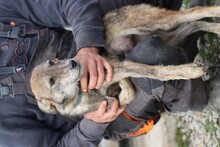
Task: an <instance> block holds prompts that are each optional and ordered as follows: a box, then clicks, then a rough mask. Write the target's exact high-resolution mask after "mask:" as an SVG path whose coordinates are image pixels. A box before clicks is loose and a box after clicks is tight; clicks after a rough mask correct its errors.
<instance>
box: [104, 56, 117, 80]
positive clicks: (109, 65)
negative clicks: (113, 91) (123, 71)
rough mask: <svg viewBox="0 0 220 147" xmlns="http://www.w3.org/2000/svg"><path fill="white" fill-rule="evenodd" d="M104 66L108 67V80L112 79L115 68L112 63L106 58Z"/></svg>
mask: <svg viewBox="0 0 220 147" xmlns="http://www.w3.org/2000/svg"><path fill="white" fill-rule="evenodd" d="M103 66H104V68H105V69H106V81H108V82H109V81H111V80H112V77H113V72H114V71H113V68H112V66H111V64H110V63H109V62H108V61H106V60H105V59H104V60H103Z"/></svg>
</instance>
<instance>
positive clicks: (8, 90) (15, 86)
mask: <svg viewBox="0 0 220 147" xmlns="http://www.w3.org/2000/svg"><path fill="white" fill-rule="evenodd" d="M17 94H24V83H10V84H9V85H6V86H3V85H0V99H1V98H3V97H4V96H8V95H9V96H11V97H14V96H15V95H17Z"/></svg>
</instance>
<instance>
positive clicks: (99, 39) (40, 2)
mask: <svg viewBox="0 0 220 147" xmlns="http://www.w3.org/2000/svg"><path fill="white" fill-rule="evenodd" d="M0 16H4V17H19V18H25V19H28V20H30V21H32V22H34V23H35V24H37V25H42V26H47V27H63V26H67V25H71V26H72V32H73V35H74V37H75V41H76V47H77V50H78V49H80V48H82V47H88V46H95V47H102V48H103V47H104V26H103V21H102V16H101V12H100V7H99V2H98V0H34V1H33V0H7V1H5V0H0Z"/></svg>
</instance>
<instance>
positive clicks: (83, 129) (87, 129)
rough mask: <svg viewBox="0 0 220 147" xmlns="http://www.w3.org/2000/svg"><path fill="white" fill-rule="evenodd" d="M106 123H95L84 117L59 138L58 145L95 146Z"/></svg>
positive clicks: (102, 133) (101, 135)
mask: <svg viewBox="0 0 220 147" xmlns="http://www.w3.org/2000/svg"><path fill="white" fill-rule="evenodd" d="M107 126H108V123H107V124H97V123H94V122H92V121H90V120H88V119H86V118H84V119H83V120H82V121H81V122H80V123H78V124H77V125H76V126H75V127H74V129H72V130H70V131H69V132H68V133H66V134H65V135H64V136H63V137H62V138H61V139H59V141H58V143H57V146H58V147H68V146H74V147H97V146H98V144H99V143H100V142H101V140H102V138H103V136H104V132H105V130H106V128H107Z"/></svg>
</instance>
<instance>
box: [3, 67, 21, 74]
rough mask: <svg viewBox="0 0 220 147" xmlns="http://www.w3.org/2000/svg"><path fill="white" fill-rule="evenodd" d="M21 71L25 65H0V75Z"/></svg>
mask: <svg viewBox="0 0 220 147" xmlns="http://www.w3.org/2000/svg"><path fill="white" fill-rule="evenodd" d="M22 71H25V65H20V66H9V67H0V75H5V74H14V73H17V72H22Z"/></svg>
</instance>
